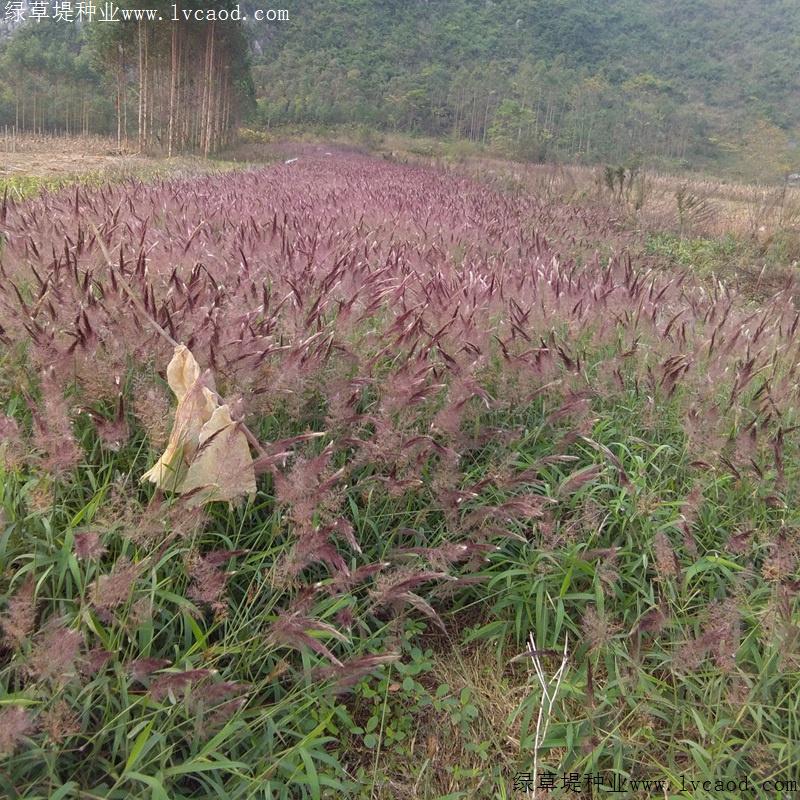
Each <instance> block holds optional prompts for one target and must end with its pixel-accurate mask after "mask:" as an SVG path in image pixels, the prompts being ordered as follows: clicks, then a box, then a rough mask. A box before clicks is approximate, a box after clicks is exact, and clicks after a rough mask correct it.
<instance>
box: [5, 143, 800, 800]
mask: <svg viewBox="0 0 800 800" xmlns="http://www.w3.org/2000/svg"><path fill="white" fill-rule="evenodd" d="M534 177H535V176H534ZM631 185H633V184H631ZM512 188H513V191H512V190H510V189H509V187H507V186H506V187H503V186H501V185H498V181H497V180H495V181H494V182H492V181H487V180H475V179H473V178H470V177H468V176H464V175H460V174H458V171H456V170H449V171H444V170H438V171H437V170H435V169H431V168H422V167H414V166H407V165H399V164H392V163H388V162H385V161H381V160H377V159H369V158H366V157H363V156H358V155H354V154H347V153H341V152H338V151H337V152H334V153H333V154H332V155H324V154H322V153H320V154H316V153H314V152H311V151H309V152H308V153H305V152H304V153H303V154H302V155H301V156H300V158H299V159H298V160H297V161H294V162H293V163H286V164H284V163H281V164H279V165H277V166H273V167H270V168H263V169H250V170H240V171H235V172H227V173H225V174H217V175H210V174H206V175H200V176H185V177H180V176H178V177H171V178H168V179H161V180H156V179H154V180H150V181H145V182H142V181H140V180H135V179H126V180H121V181H116V182H113V183H105V184H102V183H101V184H100V185H96V186H95V185H73V186H71V187H69V186H68V187H65V188H61V189H59V190H57V191H55V192H53V193H44V194H42V195H41V197H38V198H29V199H14V198H13V197H10V196H9V194H8V193H6V196H5V198H4V199H3V200H2V204H0V402H1V403H2V407H0V631H1V633H2V638H1V639H0V795H2V796H3V797H9V798H26V800H33V799H34V798H50V799H51V800H60V799H61V798H85V799H86V800H89V799H90V798H91V799H94V798H97V800H100V798H109V799H112V798H114V799H117V798H118V799H119V800H123V799H127V798H142V800H144V798H148V800H149V799H150V798H153V799H154V800H181V799H182V798H212V797H213V798H216V799H218V800H240V799H242V800H243V799H244V798H343V797H351V798H363V799H364V800H366V799H367V798H369V800H383V799H384V798H386V799H388V798H403V799H405V798H409V799H411V798H426V799H427V798H430V799H432V798H453V799H454V798H492V799H495V798H498V799H499V798H514V797H525V796H534V795H535V796H536V797H539V798H561V797H581V796H582V797H586V798H599V797H604V796H606V793H607V792H608V791H609V790H610V789H611V788H614V787H617V788H619V787H620V786H624V787H625V790H626V791H627V794H625V795H624V796H627V797H653V798H656V797H658V798H661V797H679V796H682V795H681V789H682V788H684V789H688V790H689V793H688V794H687V795H686V796H692V797H695V798H717V797H723V796H728V797H732V796H741V792H740V791H739V790H738V789H737V790H736V791H731V789H730V787H731V786H733V785H734V784H735V785H736V786H737V787H738V786H739V785H740V784H741V782H742V781H747V782H748V783H747V786H748V788H753V789H754V790H755V791H754V793H751V794H750V796H753V797H783V798H797V797H800V794H798V784H799V783H800V635H799V633H800V602H799V601H798V595H800V570H799V569H798V561H799V559H800V503H799V502H798V501H799V500H800V498H799V496H798V494H799V492H798V472H799V471H800V470H799V469H798V463H799V458H800V454H799V453H798V442H800V408H799V407H798V402H799V401H798V393H799V392H798V390H799V389H800V312H799V311H798V307H797V306H796V303H795V296H796V290H795V288H794V287H793V285H792V284H791V283H790V282H787V283H786V284H785V286H784V285H782V284H781V285H779V287H778V289H779V290H778V291H777V293H774V294H773V293H772V292H771V291H770V292H769V293H766V294H765V293H764V292H761V295H760V296H759V301H758V302H756V301H755V300H754V297H755V294H754V293H753V292H749V293H743V294H739V293H737V291H736V290H735V289H733V288H730V286H731V285H732V284H726V283H722V282H719V281H718V280H716V279H710V277H709V275H708V274H705V275H699V276H698V275H696V274H694V272H693V270H692V269H691V268H688V269H686V270H684V271H679V269H678V268H679V267H680V265H681V263H682V261H681V258H680V251H679V250H678V249H677V248H678V245H681V244H682V243H683V242H685V241H691V240H690V239H687V238H686V237H687V236H689V235H690V232H689V231H688V230H681V229H678V230H675V229H674V228H673V229H672V230H670V231H667V232H665V233H663V236H665V237H673V238H671V239H669V238H666V239H664V238H662V239H660V240H659V239H658V238H657V236H658V235H661V234H658V231H656V232H653V230H652V228H651V229H650V230H649V231H647V232H645V231H644V230H643V229H642V227H641V226H637V225H630V224H627V222H626V221H628V220H630V218H631V214H632V213H633V211H632V210H631V208H632V207H631V205H630V204H631V203H634V201H633V200H631V197H630V196H627V195H625V190H624V187H623V188H622V189H621V190H620V192H619V196H616V195H614V194H613V190H612V189H610V190H609V192H610V193H611V196H610V197H608V198H607V200H608V202H605V203H601V202H596V203H595V202H578V201H576V200H575V199H574V198H572V197H570V199H569V200H568V199H564V198H565V194H566V193H561V192H558V191H549V192H547V191H539V192H537V191H532V190H531V189H530V187H528V188H526V184H525V181H524V180H517V181H516V182H515V183H514V186H513V187H512ZM597 191H598V192H599V193H602V191H603V189H602V186H600V187H599V189H597ZM569 194H573V193H569ZM688 196H690V197H695V198H696V199H698V198H699V194H698V193H697V192H695V193H694V194H689V195H688ZM665 197H667V200H668V201H669V202H670V203H676V204H677V205H678V207H680V203H681V200H680V199H677V198H675V199H672V200H670V199H669V197H668V193H667V194H665ZM686 197H687V195H686V194H684V201H683V202H684V209H685V210H686V212H687V214H686V220H688V222H687V225H688V224H689V222H694V223H697V224H699V222H700V221H702V220H701V218H700V216H699V215H700V211H699V210H698V209H699V206H698V205H697V203H696V202H693V203H692V204H690V205H689V206H687V205H686V199H685V198H686ZM697 202H699V199H698V200H697ZM634 205H635V203H634ZM692 209H694V211H692ZM633 210H635V209H633ZM678 210H680V208H679V209H678ZM623 211H624V213H622V212H623ZM689 212H692V213H694V214H696V215H697V218H696V219H695V218H692V217H690V215H689ZM684 221H685V220H684ZM679 222H680V219H679ZM654 237H656V238H654ZM659 247H660V248H661V250H659ZM665 247H666V248H667V249H668V250H669V251H670V253H671V256H672V257H671V258H670V259H668V261H669V263H668V264H666V265H665V263H666V262H665V259H664V253H663V250H664V248H665ZM676 255H677V257H676ZM789 272H790V271H787V275H789ZM789 277H790V275H789ZM750 285H751V288H753V284H752V283H751V284H750ZM763 285H766V282H765V283H764V284H763ZM763 285H762V284H758V287H757V288H763ZM170 340H173V341H174V342H179V343H182V344H185V345H186V346H187V347H188V348H190V350H191V352H192V353H193V354H194V356H195V358H196V359H197V361H198V363H199V364H200V367H201V369H203V370H209V372H208V373H207V377H205V378H204V379H203V380H204V381H206V382H207V383H208V384H209V385H211V383H212V381H213V383H214V385H215V387H216V391H217V392H219V394H220V395H221V396H222V398H224V399H225V400H226V401H227V402H228V403H229V405H230V407H231V408H232V409H233V410H234V418H235V419H238V420H239V421H240V423H241V426H242V427H243V426H246V427H247V429H248V430H249V431H250V432H252V434H253V435H254V438H255V439H257V442H256V444H257V445H258V447H257V449H256V448H254V449H253V456H254V459H255V469H256V472H257V474H258V481H257V491H256V492H255V493H254V494H252V495H250V496H249V497H243V498H242V499H241V501H238V502H236V501H234V502H233V503H230V504H229V503H223V502H210V503H207V504H205V505H198V503H197V502H193V497H192V495H191V493H188V494H183V495H178V494H175V493H172V492H170V491H162V490H159V489H156V488H155V487H154V486H153V485H151V484H150V483H146V482H145V483H142V482H141V480H140V479H141V476H142V475H143V474H144V473H145V472H146V471H147V470H148V469H149V468H150V467H151V466H152V465H153V463H154V462H155V460H156V459H157V458H158V455H159V453H160V452H161V451H163V449H164V447H165V445H166V443H167V440H168V437H169V434H170V429H171V425H172V415H173V412H174V406H175V400H174V398H173V395H172V393H171V392H170V390H169V388H168V387H167V384H166V380H165V376H166V367H167V364H168V363H169V361H170V358H171V357H172V353H173V344H172V343H171V342H170ZM640 781H660V782H662V783H661V784H655V783H653V784H649V785H646V784H643V783H640ZM692 782H694V784H693V783H692ZM793 782H794V783H793ZM526 785H528V787H529V789H528V793H527V794H526V791H525V789H524V788H523V787H525V786H526ZM609 796H621V795H619V794H613V795H609Z"/></svg>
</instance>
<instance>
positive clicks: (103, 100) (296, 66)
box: [0, 0, 800, 177]
mask: <svg viewBox="0 0 800 800" xmlns="http://www.w3.org/2000/svg"><path fill="white" fill-rule="evenodd" d="M121 5H124V6H128V7H139V8H147V7H153V6H156V5H159V4H158V3H157V2H151V3H149V4H148V3H122V4H121ZM201 5H202V4H199V3H197V2H193V1H192V2H187V3H184V4H182V5H181V7H182V8H183V7H184V6H186V7H187V8H193V7H194V6H198V7H200V6H201ZM229 5H230V4H229ZM278 5H280V6H282V7H284V8H285V9H286V11H288V14H289V20H288V21H284V22H266V21H261V22H257V21H255V19H254V11H255V10H256V9H259V8H262V6H263V4H261V3H256V2H242V3H241V4H240V6H241V10H242V12H243V15H245V16H247V17H248V19H247V21H246V22H244V23H243V24H242V25H243V29H244V33H245V34H246V36H247V40H248V42H249V44H250V49H251V54H252V57H251V71H252V77H253V81H254V85H255V97H256V102H257V106H256V109H255V111H252V112H251V116H250V121H249V123H248V124H249V125H250V126H251V127H256V128H260V127H264V128H267V127H269V128H275V127H276V126H285V125H292V126H296V125H301V126H309V125H312V126H319V125H322V126H329V125H339V124H343V123H348V124H351V123H356V124H361V125H364V126H365V127H367V128H372V129H379V130H385V131H391V130H396V131H403V132H407V133H412V134H415V133H418V134H425V135H433V136H447V137H452V138H453V139H455V140H458V139H464V140H471V141H476V142H481V143H485V144H486V145H487V146H490V147H491V148H492V149H493V150H494V151H496V152H498V153H501V154H503V155H508V156H512V157H516V158H523V159H532V160H541V159H550V158H559V159H568V160H572V161H583V162H598V161H605V162H614V163H624V162H627V161H633V160H636V159H640V158H643V159H647V160H649V161H651V162H652V163H654V164H662V165H663V166H665V167H674V166H683V167H690V168H691V167H704V168H708V167H713V168H719V169H726V168H727V169H729V170H734V171H737V172H739V173H740V174H743V175H746V176H748V177H759V176H763V177H776V176H778V175H780V174H782V173H785V172H787V171H791V172H796V171H798V170H800V153H798V152H797V151H796V149H795V145H794V140H795V138H796V136H797V129H798V126H800V84H799V83H798V80H797V76H798V75H800V4H799V3H797V2H789V1H788V0H374V1H372V0H335V1H334V0H303V2H297V3H292V2H285V3H280V4H276V7H277V6H278ZM160 6H163V7H164V8H171V6H170V5H169V4H166V3H161V4H160ZM33 24H34V25H35V23H33ZM126 24H127V25H129V26H132V25H135V24H136V23H126ZM228 24H231V23H228ZM158 25H161V28H160V29H158V30H160V31H161V33H158V30H157V28H156V27H153V30H152V32H151V34H150V35H149V38H148V43H149V44H148V46H149V47H150V48H151V49H153V48H156V47H161V48H166V47H168V46H169V37H168V36H165V35H164V33H163V32H164V31H165V30H166V29H167V26H168V25H169V23H163V22H162V23H151V26H158ZM30 26H31V23H26V25H25V26H23V27H27V28H30ZM45 27H46V26H44V25H42V26H41V32H40V34H38V33H37V36H39V38H40V39H41V42H42V45H41V52H39V53H38V55H37V57H36V58H34V55H36V54H34V53H33V52H32V49H33V50H35V49H36V48H32V46H31V44H30V42H31V41H32V40H33V39H35V38H36V36H34V35H33V34H31V32H30V30H28V32H27V34H26V40H27V44H26V45H25V47H24V48H22V49H24V51H25V53H24V57H22V55H21V53H20V49H21V48H19V47H18V48H17V49H16V51H14V48H13V47H12V46H11V45H10V43H11V42H13V40H14V39H16V38H19V37H21V36H22V35H23V31H22V29H21V28H18V29H16V30H15V31H14V32H13V34H12V35H10V36H8V37H5V39H0V124H2V123H6V124H9V123H11V124H20V109H21V108H22V110H23V111H24V113H25V115H26V117H27V124H28V125H30V121H31V118H32V114H33V109H32V107H31V105H32V103H33V101H34V98H35V97H36V96H37V93H38V94H41V102H40V104H39V108H38V111H37V113H38V114H39V115H40V118H41V124H42V125H44V126H45V127H48V126H51V125H52V126H57V125H58V119H57V116H58V115H56V114H55V108H56V107H57V106H58V105H59V104H63V103H62V101H61V100H58V99H56V98H53V100H52V102H51V103H50V104H49V105H50V106H52V108H53V112H52V114H51V113H50V110H49V107H47V100H46V97H45V95H46V94H47V85H48V83H47V76H46V75H45V73H48V70H49V71H50V72H52V73H53V76H52V77H53V80H56V77H57V78H58V80H57V81H56V82H58V83H60V84H61V85H62V88H63V87H64V86H66V85H67V84H69V85H70V86H71V87H72V86H73V85H78V84H80V87H81V88H80V92H79V94H80V98H81V99H80V102H81V103H82V104H83V106H89V107H91V109H92V113H91V114H90V115H89V116H90V117H91V118H92V119H93V120H94V121H93V122H92V123H91V126H90V127H95V128H102V127H103V126H105V128H106V129H108V130H111V129H113V128H114V125H115V124H116V123H117V122H118V120H116V116H117V115H116V113H115V104H116V98H115V97H114V96H113V95H112V94H110V93H109V91H108V89H109V87H110V85H111V84H112V82H113V81H114V79H115V76H114V75H112V74H110V71H109V67H108V65H109V63H110V62H108V60H106V65H105V67H102V66H99V65H98V59H96V58H95V59H92V58H89V57H87V53H86V52H85V47H84V45H85V37H84V32H83V31H81V30H79V31H76V30H73V31H71V32H68V31H67V28H69V27H70V26H68V25H61V27H60V31H58V32H56V31H52V30H51V31H49V32H46V31H45ZM86 27H87V28H92V27H93V26H86ZM95 27H96V26H95ZM106 27H109V26H106ZM1 30H2V28H1V27H0V31H1ZM130 30H131V34H130V35H131V36H133V35H134V33H133V28H130ZM136 35H137V36H139V37H140V38H141V35H142V34H141V30H139V31H138V33H136ZM59 37H60V39H61V40H63V41H64V42H65V44H58V42H57V40H58V39H59ZM3 41H5V42H6V44H5V46H4V45H3V43H2V42H3ZM132 47H133V49H131V50H130V53H129V61H126V64H125V66H124V69H125V70H127V71H128V72H135V70H136V69H137V64H136V56H137V53H136V52H135V44H134V45H132ZM53 48H56V49H59V51H60V52H61V54H62V55H61V56H59V58H60V59H61V60H60V61H59V59H54V58H53V57H52V56H51V55H48V52H49V51H51V50H52V49H53ZM69 54H72V55H71V56H70V55H69ZM64 58H66V61H69V58H73V60H75V59H80V60H81V64H80V67H79V68H76V67H74V65H73V64H72V63H66V61H64ZM162 60H168V59H166V56H164V59H162ZM57 64H60V66H58V70H57V72H56V65H57ZM159 68H160V69H161V70H162V73H163V72H164V70H165V69H168V64H167V63H163V64H162V65H161V67H159ZM239 68H240V69H241V65H240V66H239ZM37 70H38V72H37ZM26 71H27V72H28V73H33V72H37V74H38V75H40V76H43V77H42V78H41V80H39V82H38V84H37V85H36V87H34V86H33V83H32V82H31V81H30V80H26V74H23V73H26ZM48 74H49V73H48ZM126 74H127V73H126ZM116 80H119V76H118V75H117V76H116ZM136 86H137V81H136V79H135V77H134V76H133V75H131V76H130V80H129V81H127V82H126V86H125V93H126V94H125V97H124V98H123V99H124V100H125V102H126V103H128V104H133V105H134V106H135V104H136V102H137V100H136V97H135V93H136ZM70 91H72V92H73V94H74V93H75V91H77V90H75V89H74V88H71V89H70ZM77 102H78V101H77V100H76V103H77ZM42 103H44V104H45V105H42ZM43 109H44V110H43ZM59 113H60V116H61V117H62V118H65V119H66V117H67V116H68V114H66V112H59ZM76 113H77V112H76ZM134 115H135V114H134V113H133V112H131V117H132V116H134ZM51 116H52V117H53V118H52V119H51V118H50V117H51ZM128 124H129V125H130V124H132V122H131V119H130V118H129V120H128Z"/></svg>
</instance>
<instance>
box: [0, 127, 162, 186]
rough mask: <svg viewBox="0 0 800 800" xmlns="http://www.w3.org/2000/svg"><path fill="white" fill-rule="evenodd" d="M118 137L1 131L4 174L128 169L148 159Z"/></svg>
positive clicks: (1, 169) (1, 170)
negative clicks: (124, 145)
mask: <svg viewBox="0 0 800 800" xmlns="http://www.w3.org/2000/svg"><path fill="white" fill-rule="evenodd" d="M146 161H147V158H146V157H145V156H144V155H142V154H139V153H135V152H133V151H132V150H125V149H123V150H120V149H119V148H118V147H117V142H116V140H114V139H110V138H104V137H85V136H36V135H31V134H11V133H5V134H4V135H3V134H0V176H2V177H6V178H11V177H26V176H28V177H37V178H48V177H54V176H58V175H79V174H82V173H92V172H106V171H109V170H126V169H131V168H134V167H136V166H137V165H141V164H144V163H146Z"/></svg>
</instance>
